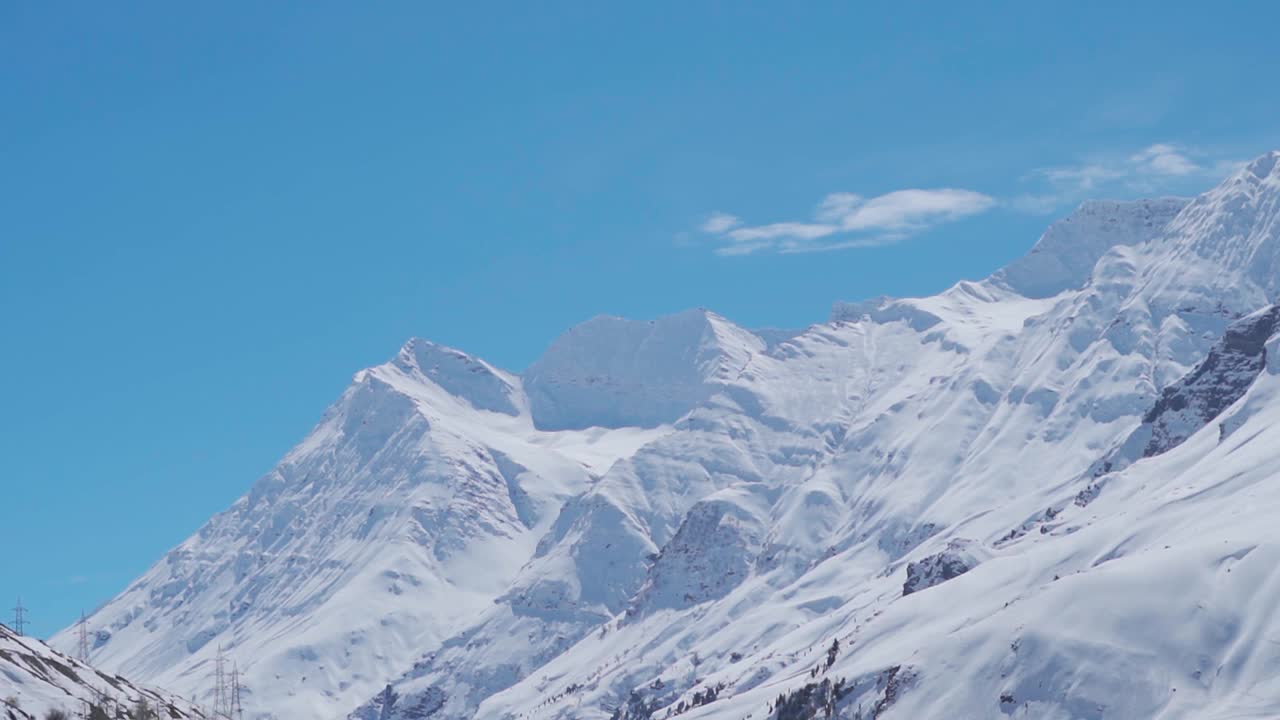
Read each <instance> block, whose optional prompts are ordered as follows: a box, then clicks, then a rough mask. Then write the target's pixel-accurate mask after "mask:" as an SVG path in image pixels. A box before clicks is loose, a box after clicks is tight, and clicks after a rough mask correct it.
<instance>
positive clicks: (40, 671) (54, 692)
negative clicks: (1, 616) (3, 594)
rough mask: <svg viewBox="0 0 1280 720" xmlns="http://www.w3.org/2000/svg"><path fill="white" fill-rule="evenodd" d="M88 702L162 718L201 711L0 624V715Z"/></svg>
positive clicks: (30, 719)
mask: <svg viewBox="0 0 1280 720" xmlns="http://www.w3.org/2000/svg"><path fill="white" fill-rule="evenodd" d="M91 705H97V706H99V707H102V708H104V710H108V709H109V710H110V713H109V715H110V717H116V715H115V711H116V710H117V709H119V710H120V711H121V712H123V713H126V714H128V716H129V717H130V718H131V720H147V719H146V718H136V717H134V715H135V714H144V715H145V714H147V712H148V711H150V712H151V713H155V714H153V715H151V717H152V718H155V719H156V720H160V719H161V718H163V719H164V720H183V719H187V718H203V717H205V716H204V715H203V714H202V713H201V712H200V711H199V710H198V709H196V708H195V707H193V706H192V704H191V703H189V702H187V701H186V700H183V699H182V698H180V697H176V696H174V695H171V694H169V693H167V692H162V691H158V690H153V689H150V688H145V687H140V686H137V685H134V684H133V683H131V682H129V681H128V680H126V679H125V678H123V677H120V676H119V675H110V674H107V673H105V672H102V671H100V670H96V669H94V668H92V667H89V666H88V665H86V664H84V663H82V662H80V661H79V660H76V659H75V658H72V657H68V656H66V655H64V654H62V653H60V652H58V651H56V650H54V649H53V648H51V647H49V646H48V645H46V644H44V643H43V642H40V641H39V640H37V639H35V638H31V637H23V636H19V635H18V634H16V633H14V632H13V631H12V630H10V629H9V628H7V627H5V626H4V625H0V718H5V720H38V719H40V718H44V717H45V714H46V713H48V712H50V711H56V710H62V711H64V712H66V713H67V715H68V716H69V717H80V715H79V714H80V713H82V712H84V711H85V709H86V708H88V707H90V706H91Z"/></svg>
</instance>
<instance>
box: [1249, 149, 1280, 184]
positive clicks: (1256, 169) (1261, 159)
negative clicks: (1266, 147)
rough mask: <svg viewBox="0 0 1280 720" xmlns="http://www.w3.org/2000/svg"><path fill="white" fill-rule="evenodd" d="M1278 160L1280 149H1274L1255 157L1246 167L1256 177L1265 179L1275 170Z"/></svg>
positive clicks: (1279, 158)
mask: <svg viewBox="0 0 1280 720" xmlns="http://www.w3.org/2000/svg"><path fill="white" fill-rule="evenodd" d="M1277 161H1280V150H1272V151H1270V152H1267V153H1263V154H1262V155H1260V156H1258V157H1257V158H1255V159H1254V160H1253V161H1252V162H1250V163H1249V164H1248V165H1246V166H1245V168H1244V169H1245V172H1248V173H1249V174H1250V175H1253V176H1254V177H1256V178H1259V179H1265V178H1268V177H1271V175H1272V173H1274V172H1275V169H1276V164H1277Z"/></svg>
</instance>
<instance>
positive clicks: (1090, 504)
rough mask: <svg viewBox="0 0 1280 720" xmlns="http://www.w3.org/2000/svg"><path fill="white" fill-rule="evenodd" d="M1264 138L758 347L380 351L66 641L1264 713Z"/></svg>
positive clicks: (164, 660)
mask: <svg viewBox="0 0 1280 720" xmlns="http://www.w3.org/2000/svg"><path fill="white" fill-rule="evenodd" d="M1278 157H1280V156H1277V155H1276V154H1270V155H1267V156H1264V157H1262V158H1259V159H1258V160H1257V161H1255V162H1254V163H1252V164H1250V165H1249V166H1248V167H1247V168H1245V169H1243V170H1241V171H1240V172H1239V173H1237V174H1236V175H1233V176H1232V177H1231V178H1228V179H1227V180H1226V181H1224V183H1223V184H1222V185H1220V186H1219V187H1217V188H1215V189H1214V190H1212V191H1210V192H1209V193H1206V194H1205V195H1203V196H1201V197H1198V198H1195V199H1194V200H1190V201H1186V200H1178V199H1166V200H1156V201H1141V202H1134V203H1088V204H1086V205H1085V206H1083V207H1082V208H1081V209H1080V210H1079V211H1078V212H1077V213H1076V214H1074V215H1073V216H1071V217H1069V218H1067V219H1065V220H1063V221H1061V222H1060V223H1058V224H1056V225H1055V226H1054V227H1053V228H1051V229H1050V230H1049V231H1048V232H1046V233H1045V235H1044V237H1043V238H1042V239H1041V241H1040V243H1038V244H1037V246H1036V248H1035V249H1034V250H1033V251H1032V252H1031V253H1030V254H1029V255H1028V256H1027V257H1026V258H1024V259H1022V260H1019V261H1018V262H1015V263H1013V264H1011V265H1010V266H1009V267H1007V268H1005V269H1004V270H1002V271H1000V272H998V273H997V274H995V275H994V276H993V277H992V278H990V279H988V280H985V281H982V282H961V283H959V284H958V285H956V286H955V287H953V288H951V289H950V290H948V291H946V292H944V293H942V294H940V295H938V296H935V297H931V298H922V299H911V300H892V299H887V298H881V299H877V300H873V301H867V302H862V303H854V304H839V305H837V307H836V309H835V311H834V312H833V315H832V320H831V322H829V323H826V324H821V325H815V326H813V327H811V328H809V329H807V330H805V331H803V332H800V333H796V334H794V335H793V336H791V337H789V338H787V337H786V336H774V335H771V336H770V337H769V338H768V339H767V340H766V339H765V338H762V337H760V336H759V335H756V334H754V333H751V332H748V331H746V330H743V329H741V328H737V327H735V326H733V325H732V323H729V322H728V321H727V320H724V319H723V318H720V317H719V316H716V315H714V314H711V313H707V312H704V311H691V312H689V313H683V314H680V315H676V316H671V317H668V318H663V319H660V320H657V321H654V322H652V323H646V322H635V321H624V320H619V319H610V318H602V319H597V320H594V321H591V322H589V323H586V324H584V325H583V326H580V327H579V328H575V329H574V330H571V331H570V332H569V333H567V334H566V335H565V336H564V337H562V338H561V339H560V340H557V341H556V343H555V344H554V345H553V346H552V348H551V350H549V351H548V353H547V354H546V355H545V356H544V357H543V358H542V359H540V360H539V361H538V362H537V363H535V364H534V366H533V367H531V368H530V370H529V371H528V372H527V373H526V374H525V376H524V377H523V378H520V377H516V376H512V375H508V374H506V373H503V372H501V371H498V370H496V369H494V368H492V367H490V366H488V365H486V364H484V363H483V362H481V361H478V360H475V359H472V358H469V357H467V356H465V355H463V354H461V353H458V352H456V351H452V350H448V349H445V348H440V347H437V346H434V345H431V344H429V343H424V342H421V341H415V342H412V343H410V344H409V345H407V346H406V347H405V348H404V350H402V351H401V353H400V355H399V356H398V357H397V358H396V359H395V360H393V361H392V362H390V363H388V364H386V365H383V366H379V367H377V368H374V369H371V370H367V371H364V372H362V373H360V374H358V375H357V376H356V380H355V382H354V384H353V385H352V387H351V389H349V390H348V391H347V393H346V394H345V395H344V396H343V398H342V399H340V400H339V402H338V403H337V404H335V406H334V407H333V408H332V409H331V410H330V412H329V413H328V414H327V415H326V417H325V418H324V420H323V421H322V422H321V424H320V425H319V426H318V427H317V429H316V430H315V431H314V432H313V433H312V435H311V436H310V437H309V438H308V439H307V440H306V441H304V442H303V444H302V445H300V446H299V447H298V448H296V449H295V450H294V451H293V452H292V453H290V455H289V456H288V457H286V458H285V460H284V461H282V463H281V465H280V466H279V467H278V468H277V469H276V470H274V471H273V472H272V473H269V474H268V475H267V477H265V478H264V479H263V480H261V481H259V483H258V485H257V486H255V488H254V489H253V490H252V491H251V492H250V493H249V494H248V495H247V496H246V497H245V498H243V499H242V500H241V501H239V502H238V503H237V504H236V505H235V506H234V507H233V508H232V509H231V510H229V511H227V512H226V513H223V514H222V515H219V516H217V517H215V518H214V519H213V520H212V521H211V522H210V524H209V525H208V526H206V527H205V528H204V529H202V530H201V531H200V533H198V534H197V535H196V536H195V537H193V538H192V539H190V540H188V541H187V542H186V543H184V545H183V546H181V547H179V548H178V549H177V550H175V551H173V552H172V553H170V555H169V557H168V558H166V559H165V560H164V561H162V562H161V563H159V564H158V565H157V566H156V567H154V568H153V569H152V570H151V571H149V572H148V574H147V575H146V576H144V577H143V578H142V579H141V580H139V581H138V582H137V583H135V585H134V586H132V587H131V588H130V589H128V590H127V591H126V592H125V593H124V594H123V595H121V596H120V597H119V598H117V599H116V600H114V601H112V602H111V603H109V604H108V605H107V606H106V607H105V608H104V609H103V610H101V611H100V612H98V613H96V614H95V615H94V616H93V618H91V623H92V624H94V626H95V627H97V628H101V630H102V632H101V633H100V634H99V642H98V647H97V648H95V651H94V656H93V658H94V661H95V662H99V663H102V664H103V665H104V666H107V667H118V668H122V669H125V670H128V671H130V672H132V673H134V674H135V675H139V676H141V677H144V678H146V679H147V680H149V681H154V682H157V683H159V684H162V685H165V686H167V687H172V688H175V689H178V690H182V691H199V690H200V689H201V688H204V687H211V683H210V681H209V680H208V677H209V674H210V671H209V669H208V664H209V658H210V657H211V653H212V652H216V650H211V648H215V647H216V645H221V646H223V647H224V648H226V649H227V652H228V654H230V655H231V656H232V657H234V658H236V660H237V661H238V662H239V664H240V666H241V668H242V669H245V670H246V682H247V685H248V690H249V691H250V693H251V694H250V696H249V698H248V703H249V706H250V707H251V708H252V709H253V710H254V711H255V712H257V713H260V714H261V715H263V716H268V715H274V716H275V717H279V718H304V717H335V718H337V717H341V716H343V715H345V714H346V713H347V712H348V711H350V710H352V709H353V708H355V711H354V713H353V717H357V718H361V719H362V720H373V719H375V718H378V719H382V720H388V719H392V720H394V719H399V718H428V717H430V718H441V719H443V718H448V719H454V718H584V719H585V718H610V717H614V718H628V719H631V720H634V719H636V718H649V717H652V718H661V717H669V716H677V715H678V716H681V717H689V718H733V719H735V720H737V719H739V718H748V717H750V718H766V717H778V718H790V717H795V718H808V717H821V716H823V715H821V714H820V713H821V712H824V711H825V710H821V709H820V708H825V707H831V708H835V709H836V710H835V711H836V712H839V713H842V715H841V716H846V717H855V716H857V714H858V713H861V716H862V717H888V718H893V717H897V718H950V717H975V718H977V717H982V718H985V717H1001V716H1003V715H1008V716H1012V717H1027V718H1059V717H1060V718H1077V717H1084V718H1089V717H1096V718H1135V717H1167V718H1175V717H1176V718H1182V717H1186V718H1192V717H1194V718H1213V717H1222V718H1227V717H1273V716H1276V715H1280V693H1278V692H1276V690H1275V689H1274V688H1272V687H1271V684H1272V683H1273V681H1272V680H1271V678H1272V677H1273V676H1274V674H1275V673H1274V672H1273V671H1274V669H1275V668H1276V662H1277V661H1280V657H1277V653H1276V652H1275V651H1274V650H1273V648H1274V647H1280V645H1276V644H1275V642H1274V640H1275V639H1277V638H1280V635H1277V634H1276V628H1273V627H1272V622H1273V621H1272V618H1271V615H1272V612H1271V608H1272V605H1273V603H1272V602H1271V601H1270V600H1269V597H1271V596H1272V595H1273V592H1274V588H1272V587H1271V583H1272V579H1271V575H1272V568H1273V567H1275V566H1276V563H1275V561H1276V560H1277V554H1280V529H1273V528H1280V526H1278V525H1275V523H1274V522H1273V521H1272V520H1271V518H1272V517H1273V516H1274V515H1275V513H1276V511H1277V510H1280V485H1276V484H1275V483H1272V482H1269V481H1270V480H1271V478H1272V477H1273V476H1274V474H1275V472H1276V470H1277V469H1280V437H1276V435H1277V434H1278V433H1280V422H1278V421H1280V415H1278V413H1280V408H1277V406H1276V403H1275V402H1274V400H1273V396H1274V394H1275V393H1276V392H1277V391H1278V390H1280V377H1277V376H1278V375H1280V365H1278V364H1277V362H1278V361H1277V357H1280V355H1278V354H1277V352H1280V348H1277V343H1278V342H1280V341H1277V339H1276V337H1275V336H1276V318H1277V315H1278V314H1280V313H1277V311H1275V310H1273V309H1270V308H1271V307H1272V305H1273V304H1274V303H1276V302H1277V301H1278V300H1280V224H1278V223H1280V207H1278V206H1277V203H1280V172H1278V171H1277V169H1276V167H1275V166H1276V164H1277V158H1278ZM1233 323H1234V324H1233ZM1273 486H1274V487H1275V489H1273ZM57 641H58V642H60V643H63V645H64V646H65V645H66V644H67V643H69V642H70V641H71V636H70V635H65V636H63V637H60V638H58V640H57ZM388 682H391V683H392V684H391V687H390V688H389V689H384V686H385V685H386V684H387V683H388ZM824 682H825V684H824ZM357 706H358V707H357Z"/></svg>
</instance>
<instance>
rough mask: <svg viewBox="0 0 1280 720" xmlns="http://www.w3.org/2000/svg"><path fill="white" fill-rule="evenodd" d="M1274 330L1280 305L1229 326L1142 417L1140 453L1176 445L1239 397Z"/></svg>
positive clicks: (1253, 375) (1260, 362)
mask: <svg viewBox="0 0 1280 720" xmlns="http://www.w3.org/2000/svg"><path fill="white" fill-rule="evenodd" d="M1278 330H1280V306H1272V307H1270V308H1267V309H1265V310H1260V311H1258V312H1256V313H1254V314H1252V315H1249V316H1248V317H1245V318H1242V319H1241V320H1239V321H1237V322H1235V323H1233V324H1232V325H1231V326H1230V327H1228V328H1227V332H1226V334H1225V335H1223V337H1222V340H1221V342H1219V343H1218V344H1217V345H1216V346H1215V347H1214V348H1213V349H1212V350H1210V351H1209V355H1208V357H1206V358H1205V359H1204V362H1202V363H1200V365H1199V366H1198V367H1197V368H1196V369H1195V370H1194V371H1193V372H1192V373H1191V374H1190V375H1188V376H1186V377H1185V378H1183V379H1182V380H1181V381H1179V382H1178V383H1177V384H1175V385H1172V386H1170V387H1168V388H1165V390H1164V392H1163V393H1161V394H1160V399H1159V400H1158V401H1157V402H1156V404H1155V405H1154V406H1153V407H1152V408H1151V411H1150V412H1148V413H1147V415H1146V416H1145V417H1144V418H1143V419H1142V421H1143V423H1144V424H1145V425H1149V426H1150V427H1151V439H1150V440H1149V441H1148V442H1147V445H1146V447H1145V448H1144V449H1143V451H1142V455H1143V457H1151V456H1153V455H1159V454H1160V453H1164V452H1168V451H1169V450H1171V449H1173V448H1175V447H1177V446H1178V445H1180V444H1182V443H1183V442H1184V441H1185V440H1186V439H1187V438H1188V437H1190V436H1191V434H1192V433H1194V432H1196V431H1197V430H1199V429H1200V428H1202V427H1204V426H1205V425H1207V424H1209V423H1210V422H1212V421H1213V419H1214V418H1216V417H1218V415H1220V414H1222V411H1224V410H1226V409H1227V408H1228V407H1230V406H1231V405H1233V404H1234V403H1235V402H1236V401H1237V400H1239V399H1240V398H1241V397H1243V396H1244V393H1245V391H1246V390H1248V389H1249V386H1250V385H1252V384H1253V381H1254V379H1256V378H1257V377H1258V373H1260V372H1262V370H1263V368H1265V367H1266V365H1267V353H1266V344H1267V341H1268V340H1270V339H1271V337H1272V336H1274V335H1275V334H1276V332H1277V331H1278Z"/></svg>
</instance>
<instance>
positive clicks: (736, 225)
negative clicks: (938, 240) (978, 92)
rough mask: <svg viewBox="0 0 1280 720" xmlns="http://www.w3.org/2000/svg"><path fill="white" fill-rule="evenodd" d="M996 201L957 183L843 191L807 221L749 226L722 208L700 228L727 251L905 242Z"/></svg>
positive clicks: (741, 252) (818, 248)
mask: <svg viewBox="0 0 1280 720" xmlns="http://www.w3.org/2000/svg"><path fill="white" fill-rule="evenodd" d="M995 204H996V201H995V199H994V198H992V197H990V196H987V195H984V194H982V193H979V192H975V191H973V190H959V189H955V188H938V189H932V190H917V189H910V190H896V191H894V192H891V193H886V194H884V195H879V196H877V197H873V198H864V197H862V196H861V195H855V194H853V193H847V192H837V193H832V194H830V195H827V196H826V197H825V198H823V199H822V201H821V202H820V203H818V206H817V208H816V209H815V210H814V212H813V216H812V217H811V218H810V219H807V220H788V221H783V222H774V223H768V224H765V225H745V224H743V223H742V221H741V220H740V219H739V218H738V217H736V216H734V215H730V214H728V213H723V212H716V213H712V215H711V216H710V217H708V218H707V219H706V221H704V222H703V223H702V225H701V226H700V228H701V230H702V231H703V232H704V233H707V234H709V235H711V236H712V237H713V238H714V239H715V240H716V242H717V243H718V247H717V248H716V252H717V253H719V254H721V255H749V254H752V253H759V252H778V253H801V252H823V251H829V250H839V249H844V248H851V247H870V246H874V245H888V244H892V243H895V242H900V241H902V240H905V239H906V238H908V237H911V236H912V235H915V234H917V233H920V232H922V231H924V230H927V229H929V228H931V227H934V226H937V225H940V224H942V223H946V222H951V221H954V220H958V219H960V218H963V217H967V216H970V215H975V214H977V213H981V212H983V211H985V210H988V209H990V208H991V207H993V206H994V205H995Z"/></svg>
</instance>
